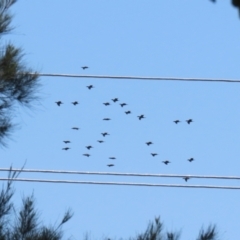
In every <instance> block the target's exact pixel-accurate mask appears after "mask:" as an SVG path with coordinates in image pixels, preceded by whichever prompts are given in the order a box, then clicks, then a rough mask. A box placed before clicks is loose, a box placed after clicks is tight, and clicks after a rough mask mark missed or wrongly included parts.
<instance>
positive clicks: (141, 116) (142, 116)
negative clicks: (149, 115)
mask: <svg viewBox="0 0 240 240" xmlns="http://www.w3.org/2000/svg"><path fill="white" fill-rule="evenodd" d="M137 117H138V118H139V120H141V119H143V118H145V117H144V115H143V114H142V115H140V116H137Z"/></svg>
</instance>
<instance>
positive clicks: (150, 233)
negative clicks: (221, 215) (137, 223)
mask: <svg viewBox="0 0 240 240" xmlns="http://www.w3.org/2000/svg"><path fill="white" fill-rule="evenodd" d="M180 237H181V236H180V232H169V231H167V232H163V223H162V222H161V220H160V217H157V218H155V220H154V221H152V222H150V223H149V224H148V227H147V229H146V230H145V231H144V232H143V233H141V234H138V235H137V236H136V237H135V238H131V239H130V240H180ZM197 240H217V231H216V227H215V226H213V225H210V226H209V227H208V228H207V229H201V230H200V232H199V235H198V238H197Z"/></svg>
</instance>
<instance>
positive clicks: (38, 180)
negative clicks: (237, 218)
mask: <svg viewBox="0 0 240 240" xmlns="http://www.w3.org/2000/svg"><path fill="white" fill-rule="evenodd" d="M9 180H11V181H17V182H41V183H68V184H91V185H118V186H138V187H176V188H211V189H229V190H240V187H236V186H214V185H182V184H151V183H127V182H95V181H72V180H48V179H28V178H11V179H9V178H0V181H9Z"/></svg>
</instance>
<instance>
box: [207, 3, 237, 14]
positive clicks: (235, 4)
mask: <svg viewBox="0 0 240 240" xmlns="http://www.w3.org/2000/svg"><path fill="white" fill-rule="evenodd" d="M210 1H212V2H216V1H217V0H210ZM232 5H233V6H234V7H236V8H238V11H239V16H240V0H232Z"/></svg>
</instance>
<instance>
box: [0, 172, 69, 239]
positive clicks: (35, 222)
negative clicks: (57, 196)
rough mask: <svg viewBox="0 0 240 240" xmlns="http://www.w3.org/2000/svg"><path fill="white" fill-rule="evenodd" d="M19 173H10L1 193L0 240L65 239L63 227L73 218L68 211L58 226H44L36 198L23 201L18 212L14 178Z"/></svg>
mask: <svg viewBox="0 0 240 240" xmlns="http://www.w3.org/2000/svg"><path fill="white" fill-rule="evenodd" d="M18 175H19V172H15V171H11V169H10V171H9V175H8V179H9V180H8V182H7V185H6V187H3V189H2V191H1V193H0V240H61V239H63V232H62V226H63V224H65V223H66V222H67V221H68V220H69V219H71V217H72V215H73V214H72V212H71V211H70V210H67V211H66V212H65V214H64V216H63V218H62V220H61V222H60V223H59V224H58V225H57V226H56V227H54V226H44V225H42V224H40V222H39V215H38V213H37V210H36V208H35V199H34V196H33V195H31V196H28V197H25V198H23V199H22V207H21V208H20V210H19V211H16V210H15V209H16V207H15V206H14V204H13V203H12V201H11V200H12V196H13V194H14V189H13V187H12V184H13V180H14V178H17V177H18Z"/></svg>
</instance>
